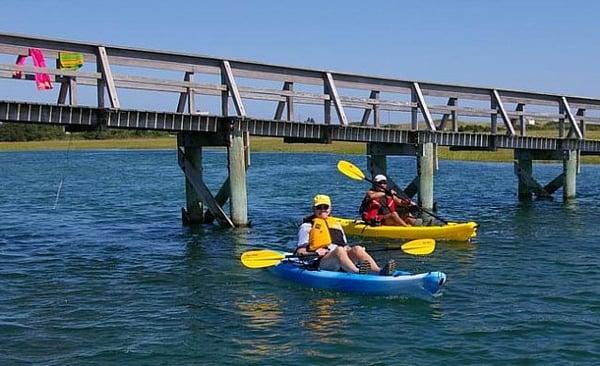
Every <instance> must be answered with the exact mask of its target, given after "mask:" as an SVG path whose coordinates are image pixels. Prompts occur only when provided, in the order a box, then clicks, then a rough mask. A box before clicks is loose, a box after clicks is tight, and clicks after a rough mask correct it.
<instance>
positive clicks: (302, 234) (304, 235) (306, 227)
mask: <svg viewBox="0 0 600 366" xmlns="http://www.w3.org/2000/svg"><path fill="white" fill-rule="evenodd" d="M311 228H312V224H311V223H310V222H305V223H304V224H302V225H300V229H299V230H298V248H303V247H307V246H308V237H309V234H310V229H311ZM342 235H343V236H344V243H348V240H347V239H346V233H344V231H343V230H342ZM336 247H337V245H335V244H330V245H329V247H327V248H328V249H329V250H334V249H335V248H336Z"/></svg>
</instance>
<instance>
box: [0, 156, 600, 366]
mask: <svg viewBox="0 0 600 366" xmlns="http://www.w3.org/2000/svg"><path fill="white" fill-rule="evenodd" d="M340 158H344V159H349V160H351V161H354V162H355V163H356V164H357V165H359V166H360V167H362V168H364V166H365V160H366V159H365V158H364V157H362V156H337V155H312V154H303V155H296V154H288V155H279V154H266V153H265V154H259V153H257V154H253V156H252V164H253V165H252V167H251V168H250V170H249V173H248V190H249V215H250V218H251V220H252V222H253V226H252V227H251V228H249V229H245V230H236V231H230V230H222V229H219V228H218V227H216V226H208V227H195V228H185V227H182V225H181V223H180V207H181V206H182V205H184V192H183V185H184V184H183V177H182V173H181V172H180V171H179V168H178V167H177V163H176V156H175V153H174V152H173V151H83V152H71V153H69V154H68V155H67V154H66V153H65V152H64V151H63V152H26V153H2V154H0V167H2V172H1V173H0V364H2V365H10V364H30V363H40V364H56V365H63V364H119V365H121V364H331V363H334V364H349V363H355V364H382V365H383V364H391V365H401V364H409V365H412V364H499V365H506V364H526V365H532V364H598V363H600V336H599V334H600V332H599V331H600V268H599V267H600V260H599V257H600V254H599V251H598V249H599V248H600V240H599V239H598V227H597V226H596V225H598V222H599V221H598V217H599V215H600V204H599V203H598V197H600V184H599V183H598V182H600V167H596V166H583V169H582V174H581V175H580V176H579V177H578V191H579V192H578V193H579V197H578V198H577V200H576V201H575V202H573V203H570V204H567V205H565V204H563V203H562V199H561V197H560V194H559V195H558V198H557V199H555V200H554V201H535V202H533V203H531V204H519V203H518V202H517V200H516V197H515V196H516V178H515V177H514V175H513V169H512V166H511V165H510V164H489V163H463V162H446V161H442V162H440V171H439V175H438V176H437V178H436V187H435V197H436V200H437V201H439V202H438V204H439V214H440V215H443V216H445V217H449V218H454V219H469V220H477V221H478V222H479V223H480V224H481V227H480V230H481V232H480V235H479V237H478V238H477V240H476V241H475V242H474V243H472V244H464V243H438V246H437V249H436V251H435V252H434V253H433V255H431V256H429V257H411V256H407V255H402V254H401V253H400V252H383V253H377V254H378V256H376V258H377V259H379V260H382V261H383V260H386V259H387V258H390V257H394V258H396V260H397V261H398V263H399V265H400V267H402V268H404V269H408V270H411V271H427V270H442V271H445V272H446V273H447V274H448V278H449V282H448V284H447V287H446V289H445V292H444V295H443V296H442V297H440V298H438V299H436V300H434V301H433V302H425V301H421V300H414V299H413V300H411V299H402V298H369V297H364V296H355V295H341V294H336V293H328V292H322V291H311V290H309V289H305V288H300V287H296V286H294V285H291V284H289V283H285V282H280V281H278V280H275V279H273V278H271V277H270V276H269V275H268V273H266V272H263V271H261V270H249V269H246V268H244V267H243V266H242V265H241V263H240V262H239V260H238V258H239V256H240V254H241V253H242V252H244V251H246V250H249V249H253V248H276V249H286V248H288V247H289V246H291V245H293V244H294V240H295V235H296V227H297V226H296V225H297V224H298V222H299V219H300V217H301V216H302V215H304V214H305V213H307V209H308V208H309V205H310V199H311V198H312V196H313V195H314V194H316V193H328V194H330V195H331V196H332V199H333V204H334V211H335V213H337V214H340V215H345V216H347V215H352V214H354V213H355V210H356V207H357V205H358V203H359V201H360V198H361V196H362V192H363V191H364V190H365V189H366V188H367V187H366V186H365V185H364V183H362V182H356V181H351V180H349V179H347V178H345V177H344V176H342V175H340V174H339V173H337V172H336V170H335V164H336V162H337V161H338V160H339V159H340ZM388 164H389V171H390V174H391V175H392V176H393V177H394V178H395V179H396V181H398V182H402V183H403V184H406V183H407V182H409V181H410V180H411V179H412V178H413V176H414V172H415V162H414V159H409V158H389V160H388ZM560 170H561V167H560V166H559V165H536V166H535V167H534V172H535V175H536V176H537V177H538V178H539V179H540V181H542V182H548V181H549V180H550V179H552V178H553V177H554V176H556V175H557V174H558V173H559V172H560ZM225 175H226V163H225V154H223V153H221V152H208V153H206V154H205V176H206V180H207V182H208V184H209V185H210V186H211V187H212V188H213V190H215V191H216V189H217V188H218V185H219V183H220V182H222V181H223V180H224V177H225ZM62 176H64V183H63V185H62V187H61V191H60V196H59V199H58V201H57V205H56V209H53V207H54V205H55V198H56V193H57V190H58V187H59V183H60V181H61V177H62ZM559 193H560V192H559ZM368 244H369V245H374V246H378V245H381V244H377V242H376V241H373V242H368Z"/></svg>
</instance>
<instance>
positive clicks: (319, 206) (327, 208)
mask: <svg viewBox="0 0 600 366" xmlns="http://www.w3.org/2000/svg"><path fill="white" fill-rule="evenodd" d="M315 210H329V205H317V206H315Z"/></svg>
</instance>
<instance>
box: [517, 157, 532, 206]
mask: <svg viewBox="0 0 600 366" xmlns="http://www.w3.org/2000/svg"><path fill="white" fill-rule="evenodd" d="M519 152H520V150H515V158H516V160H517V165H518V167H519V168H520V169H521V171H522V172H524V173H525V174H526V175H528V176H533V159H532V158H531V155H529V154H521V153H519ZM515 169H517V167H515ZM515 172H516V174H517V177H519V179H518V187H517V196H518V197H519V201H529V200H531V199H532V198H533V191H532V190H531V189H530V188H529V187H530V184H527V183H526V181H525V179H522V178H520V177H521V174H519V172H518V170H515Z"/></svg>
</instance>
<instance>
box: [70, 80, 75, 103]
mask: <svg viewBox="0 0 600 366" xmlns="http://www.w3.org/2000/svg"><path fill="white" fill-rule="evenodd" d="M69 104H71V105H77V78H75V77H71V78H69Z"/></svg>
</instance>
